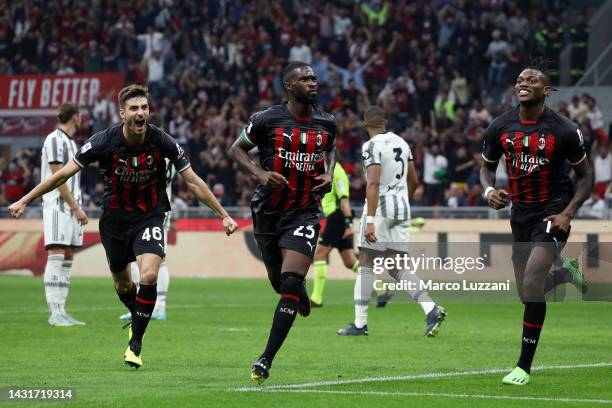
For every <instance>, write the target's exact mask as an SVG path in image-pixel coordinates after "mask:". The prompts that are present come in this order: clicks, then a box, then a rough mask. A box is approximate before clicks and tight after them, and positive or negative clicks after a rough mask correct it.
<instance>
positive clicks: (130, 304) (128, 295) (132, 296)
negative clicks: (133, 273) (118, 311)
mask: <svg viewBox="0 0 612 408" xmlns="http://www.w3.org/2000/svg"><path fill="white" fill-rule="evenodd" d="M117 295H118V296H119V300H120V301H121V302H123V304H124V305H125V307H127V308H128V310H129V311H130V313H131V314H132V315H133V314H134V301H135V300H136V284H135V283H134V282H132V287H131V288H130V289H129V290H128V291H127V292H125V293H119V291H118V290H117Z"/></svg>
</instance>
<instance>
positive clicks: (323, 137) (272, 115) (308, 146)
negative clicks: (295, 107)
mask: <svg viewBox="0 0 612 408" xmlns="http://www.w3.org/2000/svg"><path fill="white" fill-rule="evenodd" d="M242 138H243V139H244V141H246V142H247V143H248V144H249V145H252V146H257V148H258V149H259V162H260V165H261V167H262V168H263V169H264V170H266V171H274V172H277V173H279V174H282V175H283V176H284V177H285V178H286V179H287V181H288V182H289V185H288V186H286V187H274V188H272V187H270V186H262V185H258V186H257V189H256V190H255V194H254V195H253V199H252V200H251V208H252V210H253V211H254V212H256V213H257V212H262V213H266V214H274V213H278V212H283V211H289V210H296V209H317V208H318V206H319V202H320V201H321V196H320V195H319V194H317V193H313V192H312V189H313V187H315V186H316V184H317V181H316V180H315V178H316V177H318V176H320V175H321V174H324V173H325V161H324V152H325V151H329V150H331V149H332V148H333V147H334V145H335V139H336V124H335V122H334V118H333V116H332V115H330V114H328V113H326V112H323V111H322V110H321V109H319V108H318V107H317V106H316V105H314V106H313V112H312V117H309V118H296V117H294V116H293V115H292V114H291V112H290V111H289V109H288V108H287V103H284V104H282V105H274V106H271V107H270V108H268V109H266V110H265V111H261V112H257V113H255V114H253V115H252V116H251V118H250V119H249V122H248V124H247V127H246V128H245V129H244V130H243V132H242Z"/></svg>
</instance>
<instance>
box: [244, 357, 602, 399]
mask: <svg viewBox="0 0 612 408" xmlns="http://www.w3.org/2000/svg"><path fill="white" fill-rule="evenodd" d="M610 366H612V362H602V363H591V364H574V365H555V366H536V367H532V368H531V370H532V371H542V370H569V369H575V368H595V367H610ZM511 369H512V368H509V367H507V368H491V369H487V370H471V371H453V372H448V373H441V372H437V373H422V374H411V375H397V376H383V377H364V378H354V379H347V380H330V381H316V382H310V383H301V384H284V385H270V386H267V387H242V388H237V389H234V390H233V391H240V392H257V391H268V390H286V389H299V388H311V387H322V386H327V385H344V384H362V383H371V382H390V381H408V380H419V379H424V378H434V379H436V378H447V377H461V376H470V375H486V374H499V373H505V372H507V371H509V370H511Z"/></svg>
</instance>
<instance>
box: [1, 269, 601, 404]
mask: <svg viewBox="0 0 612 408" xmlns="http://www.w3.org/2000/svg"><path fill="white" fill-rule="evenodd" d="M262 273H263V271H262ZM352 286H353V282H351V281H329V282H328V283H327V287H326V294H325V295H326V296H325V306H324V307H323V308H322V309H315V310H313V313H312V315H311V316H310V317H308V318H306V319H304V318H301V317H298V318H297V320H296V323H295V325H294V327H293V330H292V332H291V333H290V335H289V338H288V339H287V341H286V342H285V345H284V347H283V348H282V349H281V351H280V353H279V354H278V356H277V358H276V361H275V362H274V367H273V368H272V371H271V377H270V379H269V380H268V381H267V382H266V383H265V385H264V386H263V387H258V386H256V384H254V383H252V382H251V381H250V379H249V370H250V365H251V364H252V363H253V362H254V361H255V359H256V358H257V357H258V356H259V353H260V352H261V351H262V350H263V347H264V346H265V342H266V339H267V335H268V331H269V329H270V323H271V319H272V312H273V309H274V305H275V303H276V295H275V294H274V293H273V291H272V289H271V288H270V287H269V285H268V282H267V281H266V280H264V279H261V280H256V279H244V280H239V279H173V280H172V281H171V283H170V291H169V302H168V320H167V321H164V322H155V321H153V322H151V323H150V325H149V329H148V330H147V334H146V337H145V341H144V346H143V355H142V356H143V361H144V365H143V367H142V368H141V369H139V370H134V369H130V368H128V367H126V366H125V365H124V363H123V352H124V350H125V347H126V345H127V333H126V330H122V329H121V322H120V321H119V320H118V316H119V315H120V314H121V313H124V312H125V310H124V308H123V306H122V305H121V304H120V302H119V300H118V299H117V296H116V295H115V292H114V290H113V286H112V281H111V278H110V276H109V277H108V278H105V279H103V278H73V279H72V286H71V289H70V296H69V299H68V301H69V304H68V310H69V312H71V313H72V314H73V316H74V317H76V318H77V319H81V320H85V321H86V322H87V325H86V326H84V327H72V328H51V327H49V326H48V325H47V312H46V305H45V302H44V294H43V285H42V279H41V278H40V277H39V278H29V277H15V276H12V277H9V276H3V277H0V293H1V296H0V344H1V345H2V348H1V351H0V388H2V391H3V393H4V394H6V389H7V388H8V387H18V388H57V387H61V388H66V387H72V388H74V389H75V397H74V400H73V401H72V402H71V403H70V404H66V403H59V405H58V403H56V404H55V405H53V404H49V403H42V402H40V403H37V404H34V403H19V404H17V405H15V403H12V402H8V403H7V402H0V405H7V406H9V405H10V406H20V407H24V406H74V407H77V406H78V407H81V406H82V407H149V408H150V407H154V408H161V407H191V406H192V407H218V406H219V407H220V406H223V407H234V406H235V407H246V406H252V407H259V406H261V407H263V406H265V407H275V406H291V407H302V406H305V407H361V406H368V407H372V406H376V407H378V406H380V407H396V406H397V407H400V406H401V407H406V406H419V407H434V406H435V407H463V406H469V407H470V408H475V407H521V408H524V407H542V406H551V407H557V406H558V407H570V406H576V407H593V406H606V405H612V335H611V334H612V305H611V304H610V303H604V302H581V303H579V302H567V303H551V304H549V307H548V315H547V318H546V323H545V325H544V331H543V333H542V337H541V342H540V347H539V349H538V352H537V353H536V360H535V362H534V364H535V365H536V366H544V367H543V369H541V370H537V371H534V373H533V376H532V383H531V384H529V385H528V386H526V387H520V388H519V387H510V386H503V385H502V384H501V378H502V376H503V375H504V374H505V373H506V369H507V368H508V369H509V368H511V366H512V365H513V364H514V363H515V362H516V359H517V356H518V352H519V347H520V330H521V319H522V305H520V304H518V303H508V302H504V303H501V302H499V303H476V302H473V303H447V304H444V305H443V306H445V307H446V309H447V311H448V313H449V315H448V318H447V320H446V321H445V322H444V324H443V325H442V330H441V332H440V334H439V336H438V337H437V338H423V337H421V335H422V333H423V331H424V322H423V314H422V312H421V310H420V308H419V307H418V306H417V305H414V304H410V303H403V302H395V303H394V302H391V303H390V304H389V305H388V306H387V308H385V309H376V308H375V307H374V304H372V305H371V308H370V322H369V328H370V336H369V337H358V338H343V337H342V338H341V337H339V336H337V335H336V330H337V329H338V328H340V327H345V326H346V325H347V323H348V322H350V321H351V320H352V318H353V305H352ZM596 363H607V364H602V365H600V366H594V364H596ZM553 366H561V367H557V368H554V367H553ZM576 366H579V367H576ZM486 370H493V371H492V373H487V372H486ZM468 371H472V372H471V373H467V372H468ZM368 377H369V378H371V379H370V380H363V379H365V378H368ZM394 377H395V378H394ZM291 384H302V385H296V386H294V387H284V386H286V385H291ZM274 387H277V388H274ZM241 388H242V389H243V390H242V391H239V389H241ZM244 389H246V390H244ZM3 398H6V396H5V395H4V396H3ZM4 401H6V399H4Z"/></svg>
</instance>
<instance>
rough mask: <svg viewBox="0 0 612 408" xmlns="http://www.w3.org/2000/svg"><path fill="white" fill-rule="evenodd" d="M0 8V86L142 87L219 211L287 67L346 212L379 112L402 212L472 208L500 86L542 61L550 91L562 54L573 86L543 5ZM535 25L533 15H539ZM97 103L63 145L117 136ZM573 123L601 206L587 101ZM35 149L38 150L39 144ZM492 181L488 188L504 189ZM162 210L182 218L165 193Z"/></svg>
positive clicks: (150, 3)
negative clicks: (70, 80)
mask: <svg viewBox="0 0 612 408" xmlns="http://www.w3.org/2000/svg"><path fill="white" fill-rule="evenodd" d="M532 3H533V2H531V1H527V0H516V1H493V0H489V1H486V0H483V1H479V2H473V1H423V0H419V1H409V0H404V1H402V0H400V1H393V2H390V1H384V2H383V1H379V0H372V1H362V2H356V1H351V0H337V1H331V2H330V1H320V0H315V1H300V0H294V1H281V0H256V1H246V0H244V1H223V0H206V1H196V0H191V1H187V0H135V1H131V2H121V1H119V0H94V1H85V0H58V1H43V0H40V1H37V0H15V1H12V2H9V4H8V5H7V7H3V8H2V11H1V12H0V74H18V73H28V74H34V73H58V74H62V73H78V72H103V71H122V72H125V75H126V81H127V82H128V83H134V82H135V83H143V84H146V85H147V86H148V87H149V89H150V92H151V99H150V102H151V105H152V111H155V112H159V113H160V114H161V116H162V117H163V119H164V122H165V125H166V128H167V129H168V131H169V132H170V134H172V135H173V136H174V137H175V138H176V139H177V140H178V141H179V143H181V145H182V146H183V147H184V148H185V149H186V151H188V152H189V155H190V157H191V160H192V164H193V167H194V169H195V171H196V172H197V173H198V174H199V175H200V176H202V178H204V179H205V180H206V181H207V182H208V183H209V184H210V185H211V186H212V188H213V189H214V191H215V194H216V195H217V196H218V197H219V198H220V200H221V202H222V204H224V205H227V206H233V205H239V206H246V205H248V202H249V199H250V196H251V194H252V191H253V188H254V180H253V179H252V178H251V177H248V176H246V175H245V174H243V173H241V172H240V171H237V169H236V168H235V167H234V165H233V164H232V163H231V162H230V161H229V160H228V157H227V148H228V147H229V146H230V144H231V143H232V142H233V141H234V139H235V138H236V136H237V135H238V134H239V132H240V130H241V129H242V127H243V126H244V124H245V121H246V120H247V118H248V117H249V115H250V114H251V113H253V112H255V111H258V110H261V109H264V108H266V107H267V106H269V105H271V104H273V103H279V102H281V101H282V100H283V98H284V91H283V86H282V81H281V71H282V68H283V66H284V65H285V64H286V63H287V62H288V61H304V62H307V63H309V64H311V65H312V66H313V68H314V70H315V72H316V74H317V77H318V81H319V94H320V104H321V105H322V106H323V107H324V109H325V110H327V111H330V112H333V113H334V115H335V116H336V118H337V125H338V136H337V150H338V154H339V155H340V159H341V162H342V164H343V166H344V167H345V169H346V170H347V172H348V174H349V176H350V178H351V198H352V199H355V200H360V199H362V198H363V197H364V196H365V191H364V190H365V180H364V177H363V169H362V166H361V164H360V147H361V145H362V143H363V142H364V141H365V137H366V136H365V132H364V131H363V129H362V127H361V123H360V120H361V118H360V113H361V112H363V110H364V108H365V107H366V106H368V105H370V104H379V105H381V106H382V107H384V109H385V110H386V112H387V114H388V117H389V128H390V130H392V131H394V132H396V133H398V134H400V135H401V136H402V137H404V138H405V139H406V140H407V141H408V142H409V144H410V145H411V147H412V149H413V153H414V158H415V163H416V167H417V169H418V171H419V181H420V185H419V188H418V190H417V193H416V196H415V199H414V202H413V205H443V206H451V207H459V206H478V205H486V203H485V202H484V201H483V199H482V194H481V190H480V185H479V182H478V169H479V166H480V163H481V157H480V151H481V136H482V133H483V131H484V129H485V128H486V127H487V125H488V123H489V122H490V121H491V120H492V118H493V117H495V116H496V115H498V114H499V113H501V112H503V111H505V110H507V109H509V108H510V107H513V106H515V105H516V104H517V100H516V98H515V96H514V94H513V83H514V78H515V77H516V76H517V74H518V73H519V71H520V69H521V68H522V67H524V66H525V65H527V64H528V63H529V60H530V58H532V57H534V56H542V57H545V58H547V59H548V60H549V62H550V64H551V70H550V72H551V80H552V81H553V82H557V81H558V75H559V70H558V63H559V62H558V57H559V53H560V50H561V49H562V47H563V46H564V45H565V44H566V43H567V42H573V43H574V45H575V46H574V50H575V51H574V54H575V55H572V67H571V68H572V73H573V74H576V75H578V77H579V75H580V74H581V73H582V72H583V69H584V66H583V65H581V64H583V61H585V60H586V58H580V55H582V54H580V53H584V55H586V44H587V43H588V26H587V25H586V23H585V19H584V16H582V15H580V16H579V17H577V18H572V19H571V20H570V19H565V20H563V19H561V20H560V19H559V16H562V15H563V13H562V9H561V3H562V2H559V1H554V0H550V1H544V2H543V3H546V7H533V6H532ZM544 10H546V12H544ZM116 105H117V103H116V99H115V98H114V97H113V96H112V95H99V97H98V100H97V101H96V104H95V106H94V107H93V109H91V111H90V112H89V116H90V121H89V125H88V126H87V127H86V128H84V129H82V130H81V131H80V133H79V139H80V140H81V141H82V140H83V139H84V138H86V137H88V136H89V135H91V134H92V133H93V132H96V131H98V130H101V129H103V128H105V127H107V126H109V125H110V124H112V123H117V122H118V121H119V117H118V112H117V106H116ZM556 108H557V109H559V110H560V111H562V112H564V114H566V115H567V116H568V117H570V118H571V119H572V120H575V121H576V122H577V123H579V124H580V126H581V129H582V133H583V135H584V138H585V142H586V143H587V146H588V149H589V152H590V158H591V162H592V163H593V166H594V168H595V178H596V180H595V181H596V183H597V188H596V191H595V193H594V194H593V196H592V198H591V200H590V201H591V203H590V204H589V205H591V206H592V207H593V208H595V209H597V208H600V207H601V206H602V205H605V201H604V200H605V199H606V197H607V199H612V187H611V179H612V174H611V172H612V158H611V154H610V152H609V151H608V147H607V145H608V137H607V135H606V134H605V132H604V130H603V119H602V115H601V111H599V109H598V108H597V105H596V101H595V100H594V99H593V98H592V97H590V96H589V95H583V96H582V97H581V98H578V97H577V98H575V99H574V100H572V101H571V102H570V101H568V103H563V104H561V105H560V106H558V107H556ZM41 145H42V141H41ZM39 161H40V152H39V151H38V150H37V149H23V150H22V151H20V152H19V153H18V155H17V157H16V158H15V159H14V160H12V161H11V162H9V163H6V162H4V161H3V162H0V169H2V175H1V177H0V179H1V183H2V193H3V194H2V200H3V201H5V202H11V201H14V200H15V199H17V198H18V197H20V196H21V195H22V194H23V192H24V191H27V190H28V189H29V188H31V187H32V186H33V185H34V184H35V183H36V182H37V178H39V177H40V169H39V166H40V164H39ZM503 173H504V172H503V171H502V170H500V172H499V178H500V179H501V180H502V183H503V180H504V179H505V175H504V174H503ZM83 187H84V189H85V191H86V193H87V194H86V197H87V206H89V207H92V208H93V207H96V206H99V205H100V203H101V194H102V184H101V182H100V179H99V175H98V174H97V171H96V169H95V168H90V169H88V170H87V171H86V172H85V173H84V175H83ZM174 189H175V192H176V194H175V198H174V200H173V201H174V203H173V204H174V206H175V207H176V208H184V207H186V206H191V205H196V204H195V203H196V200H194V197H192V196H191V195H190V193H189V192H188V191H187V189H186V188H185V187H184V185H182V184H181V182H180V181H179V182H178V183H177V185H176V186H175V188H174Z"/></svg>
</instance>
